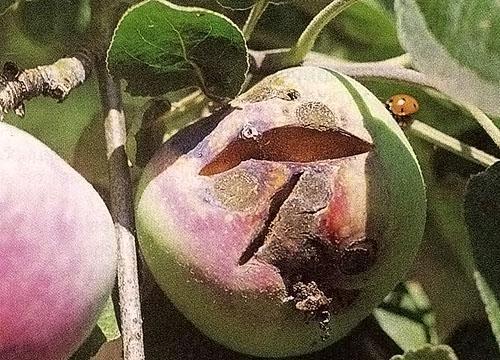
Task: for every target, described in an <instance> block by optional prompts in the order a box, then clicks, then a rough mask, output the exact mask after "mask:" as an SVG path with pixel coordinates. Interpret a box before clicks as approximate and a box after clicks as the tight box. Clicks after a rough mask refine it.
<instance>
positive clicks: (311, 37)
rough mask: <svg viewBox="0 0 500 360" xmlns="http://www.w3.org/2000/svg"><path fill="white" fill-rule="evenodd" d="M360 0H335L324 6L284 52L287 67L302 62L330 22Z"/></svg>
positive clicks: (283, 60)
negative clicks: (293, 43) (292, 44)
mask: <svg viewBox="0 0 500 360" xmlns="http://www.w3.org/2000/svg"><path fill="white" fill-rule="evenodd" d="M357 1H358V0H334V1H332V2H331V3H329V4H328V5H327V6H325V7H324V8H323V10H321V11H320V12H319V13H318V14H317V15H316V16H315V17H314V18H313V19H312V20H311V22H310V23H309V25H307V27H306V28H305V30H304V31H303V32H302V35H300V37H299V39H298V40H297V42H296V43H295V45H294V46H292V48H291V49H290V50H289V51H288V52H287V53H284V54H283V59H282V64H283V65H284V66H285V67H288V66H294V65H298V64H300V63H301V62H302V61H303V60H304V58H305V57H306V55H307V54H308V53H309V52H310V51H311V50H312V48H313V46H314V43H315V42H316V39H317V37H318V35H319V33H320V32H321V30H323V28H324V27H325V26H326V25H328V23H329V22H330V21H331V20H332V19H333V18H335V17H336V16H337V15H338V14H340V13H341V12H342V11H344V10H345V9H346V8H348V7H349V6H351V5H352V4H354V3H355V2H357Z"/></svg>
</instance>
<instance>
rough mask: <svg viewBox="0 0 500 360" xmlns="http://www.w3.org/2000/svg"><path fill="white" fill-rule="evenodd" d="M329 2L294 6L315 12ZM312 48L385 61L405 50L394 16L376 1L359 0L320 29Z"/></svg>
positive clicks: (329, 52)
mask: <svg viewBox="0 0 500 360" xmlns="http://www.w3.org/2000/svg"><path fill="white" fill-rule="evenodd" d="M329 2H330V1H327V0H318V1H309V2H306V1H301V2H298V3H297V6H299V7H300V8H302V9H304V10H305V11H306V12H307V13H309V14H310V15H315V14H316V13H317V12H319V11H320V10H321V9H322V8H323V7H324V6H326V5H327V4H328V3H329ZM284 19H286V17H285V18H284ZM276 29H277V31H279V28H278V27H277V26H276ZM314 50H315V51H319V52H322V53H325V54H331V55H335V56H336V57H343V58H346V59H349V60H354V61H375V60H384V59H387V58H390V57H395V56H398V55H401V54H402V53H403V52H404V51H403V49H402V48H401V46H400V44H399V41H398V37H397V31H396V23H395V19H394V15H393V14H392V12H390V11H389V10H387V9H386V8H385V7H384V6H383V5H381V3H380V2H379V1H377V0H364V1H359V2H357V3H355V4H353V5H352V6H350V7H349V8H347V9H346V10H344V11H343V12H342V13H341V14H340V15H339V16H337V17H336V18H335V20H334V21H332V22H330V24H329V25H328V26H327V27H326V28H325V29H323V31H322V32H321V34H320V36H319V38H318V40H317V42H316V44H315V48H314Z"/></svg>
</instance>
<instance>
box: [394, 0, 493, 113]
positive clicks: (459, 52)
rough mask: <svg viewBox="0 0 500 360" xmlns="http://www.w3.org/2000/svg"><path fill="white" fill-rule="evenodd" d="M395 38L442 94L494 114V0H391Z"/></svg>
mask: <svg viewBox="0 0 500 360" xmlns="http://www.w3.org/2000/svg"><path fill="white" fill-rule="evenodd" d="M395 12H396V17H397V22H398V32H399V38H400V41H401V43H402V45H403V47H404V48H405V50H406V51H407V52H408V53H410V55H411V58H412V61H413V65H414V66H415V68H417V70H420V71H422V72H423V73H425V74H427V75H428V76H429V77H431V78H433V80H434V82H436V84H437V86H438V87H439V89H440V90H441V91H443V92H444V93H446V94H448V95H451V96H453V97H456V98H458V99H460V100H462V101H465V102H469V103H473V104H475V105H477V106H478V107H479V108H481V109H482V110H483V111H485V112H487V113H489V114H492V115H500V107H499V106H498V99H499V98H500V13H499V11H498V2H497V1H496V0H481V1H456V0H440V1H435V0H396V1H395Z"/></svg>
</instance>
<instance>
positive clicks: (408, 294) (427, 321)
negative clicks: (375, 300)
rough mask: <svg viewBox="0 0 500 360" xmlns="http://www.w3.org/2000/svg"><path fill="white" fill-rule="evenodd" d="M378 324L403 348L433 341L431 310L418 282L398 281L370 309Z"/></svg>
mask: <svg viewBox="0 0 500 360" xmlns="http://www.w3.org/2000/svg"><path fill="white" fill-rule="evenodd" d="M373 314H374V316H375V318H376V319H377V321H378V323H379V325H380V327H381V328H382V329H383V330H384V331H385V332H386V333H387V334H388V335H389V336H390V337H391V338H392V339H393V340H394V341H395V342H396V344H398V346H399V347H400V348H402V349H403V350H405V351H408V350H415V349H418V348H420V347H422V346H424V345H425V344H428V343H437V342H438V339H437V335H436V329H435V318H434V313H433V312H432V311H431V308H430V303H429V299H428V298H427V295H426V294H425V292H424V290H423V288H422V287H421V286H420V284H418V283H416V282H407V283H405V284H399V285H398V286H397V287H396V289H395V290H394V291H393V292H392V293H391V294H389V296H387V298H386V299H385V300H384V302H383V304H381V305H380V306H379V307H378V308H377V309H375V311H374V313H373Z"/></svg>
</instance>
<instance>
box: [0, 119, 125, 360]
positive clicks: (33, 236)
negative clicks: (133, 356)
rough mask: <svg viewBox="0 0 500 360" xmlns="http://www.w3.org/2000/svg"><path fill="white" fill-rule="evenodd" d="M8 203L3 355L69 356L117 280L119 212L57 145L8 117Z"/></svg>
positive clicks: (2, 197)
mask: <svg viewBox="0 0 500 360" xmlns="http://www.w3.org/2000/svg"><path fill="white" fill-rule="evenodd" d="M0 209H1V214H2V216H1V218H0V254H1V260H0V359H1V360H12V359H16V360H32V359H46V360H65V359H68V358H69V357H70V356H71V354H72V353H73V352H74V351H75V350H76V349H77V348H78V347H79V346H80V344H81V343H82V342H83V341H84V340H85V338H86V337H87V336H88V335H89V333H90V331H91V330H92V328H93V327H94V325H95V322H96V320H97V317H98V315H99V313H100V311H101V309H102V308H103V306H104V304H105V301H106V299H107V298H108V297H109V295H110V293H111V289H112V287H113V284H114V279H115V268H116V249H115V241H114V227H113V223H112V220H111V216H110V214H109V212H108V210H107V208H106V206H105V204H104V203H103V201H102V200H101V198H100V197H99V195H98V194H97V193H96V191H95V190H94V189H93V188H92V186H91V185H90V184H89V183H87V182H86V181H85V180H84V179H83V178H82V177H81V176H80V175H79V174H78V173H77V172H76V171H75V170H73V169H72V168H71V167H70V166H69V165H68V164H66V163H65V162H64V161H63V160H62V159H61V158H59V157H58V156H57V155H56V154H55V153H54V152H53V151H52V150H50V149H49V148H48V147H47V146H45V145H44V144H42V143H41V142H40V141H38V140H36V139H35V138H34V137H32V136H31V135H29V134H27V133H25V132H23V131H21V130H19V129H17V128H14V127H12V126H10V125H7V124H4V123H0Z"/></svg>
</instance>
